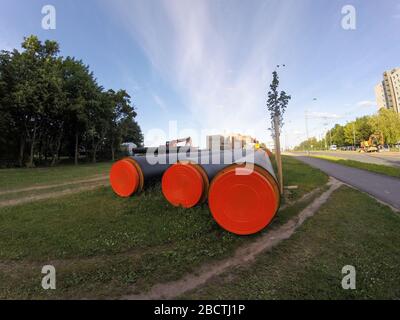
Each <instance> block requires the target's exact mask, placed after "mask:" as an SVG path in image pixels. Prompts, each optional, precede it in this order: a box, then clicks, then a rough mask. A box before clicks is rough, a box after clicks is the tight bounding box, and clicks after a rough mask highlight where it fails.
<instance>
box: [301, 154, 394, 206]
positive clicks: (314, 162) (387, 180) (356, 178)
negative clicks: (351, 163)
mask: <svg viewBox="0 0 400 320" xmlns="http://www.w3.org/2000/svg"><path fill="white" fill-rule="evenodd" d="M295 157H296V159H299V160H300V161H302V162H304V163H306V164H308V165H310V166H312V167H314V168H318V169H320V170H321V171H323V172H325V173H326V174H328V175H330V176H332V177H334V178H336V179H338V180H340V181H342V182H344V183H346V184H348V185H351V186H353V187H355V188H356V189H359V190H360V191H364V192H366V193H369V194H370V195H372V196H374V197H375V198H377V199H379V200H381V201H383V202H385V203H387V204H389V205H391V206H393V207H394V208H396V209H399V210H400V179H399V178H395V177H389V176H385V175H381V174H377V173H374V172H370V171H366V170H361V169H357V168H351V167H346V166H343V165H340V164H336V163H332V162H329V161H326V160H322V159H317V158H310V157H306V156H295ZM399 170H400V169H399Z"/></svg>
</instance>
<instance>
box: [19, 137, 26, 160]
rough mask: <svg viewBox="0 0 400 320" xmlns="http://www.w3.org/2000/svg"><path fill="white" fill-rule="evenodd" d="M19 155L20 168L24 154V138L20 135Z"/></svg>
mask: <svg viewBox="0 0 400 320" xmlns="http://www.w3.org/2000/svg"><path fill="white" fill-rule="evenodd" d="M19 141H20V142H19V155H18V166H19V167H22V165H23V162H24V153H25V138H24V136H23V135H21V138H20V140H19Z"/></svg>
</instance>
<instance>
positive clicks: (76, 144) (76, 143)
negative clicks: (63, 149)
mask: <svg viewBox="0 0 400 320" xmlns="http://www.w3.org/2000/svg"><path fill="white" fill-rule="evenodd" d="M78 144H79V134H78V131H76V132H75V165H76V166H77V165H78Z"/></svg>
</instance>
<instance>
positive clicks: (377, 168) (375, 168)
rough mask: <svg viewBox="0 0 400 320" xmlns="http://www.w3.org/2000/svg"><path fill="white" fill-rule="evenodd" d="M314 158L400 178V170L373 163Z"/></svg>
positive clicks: (321, 157)
mask: <svg viewBox="0 0 400 320" xmlns="http://www.w3.org/2000/svg"><path fill="white" fill-rule="evenodd" d="M312 157H313V158H318V159H322V160H327V161H330V162H334V163H338V164H341V165H344V166H347V167H352V168H357V169H362V170H367V171H371V172H375V173H379V174H383V175H387V176H391V177H396V178H400V168H396V167H391V166H385V165H381V164H373V163H364V162H360V161H355V160H348V159H343V158H340V157H334V156H324V155H313V156H312Z"/></svg>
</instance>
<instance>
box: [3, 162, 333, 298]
mask: <svg viewBox="0 0 400 320" xmlns="http://www.w3.org/2000/svg"><path fill="white" fill-rule="evenodd" d="M284 161H285V177H286V184H288V185H298V186H299V189H298V190H296V191H294V192H292V193H291V194H290V196H289V200H296V199H298V198H299V197H301V196H302V195H304V194H305V193H307V192H309V191H311V190H313V189H315V188H317V187H320V186H323V185H325V184H326V182H327V177H326V176H325V175H324V174H323V173H321V172H320V171H318V170H316V169H312V168H310V167H308V166H306V165H304V164H302V163H300V162H298V161H297V160H295V159H292V158H288V157H285V158H284ZM104 166H105V167H103V165H99V166H97V167H96V166H95V167H90V170H93V171H92V172H94V173H96V174H97V173H103V171H104V170H105V169H107V170H108V168H107V165H104ZM70 169H71V170H76V168H73V167H70ZM60 170H62V172H63V174H64V176H69V173H68V172H67V168H62V169H60ZM82 170H87V168H86V169H82ZM78 171H79V170H78ZM3 173H5V172H3ZM14 173H15V174H16V175H17V176H18V175H20V172H18V171H14ZM26 173H27V174H28V176H30V177H32V176H33V175H34V174H38V173H37V171H35V173H34V174H33V173H32V174H29V173H28V171H26ZM53 174H54V172H53ZM6 175H8V178H9V179H10V180H11V181H16V180H17V178H16V177H14V176H13V172H12V171H11V172H9V173H6ZM71 176H74V177H78V176H79V178H82V176H81V175H79V174H77V173H76V172H75V173H74V174H72V175H71ZM37 179H39V180H40V179H41V181H42V182H43V183H49V178H47V179H46V178H38V177H36V179H34V180H35V181H36V180H37ZM56 180H57V182H58V179H53V180H52V181H56ZM15 185H16V184H14V186H15ZM21 185H22V184H21V183H20V184H19V186H21ZM24 186H25V187H26V186H29V184H28V183H27V182H24ZM310 201H311V199H310ZM306 205H307V203H302V204H297V205H294V206H292V207H289V208H287V209H285V210H284V211H283V212H281V213H280V214H279V215H278V217H277V218H276V219H275V220H274V222H273V223H272V225H271V226H270V228H274V227H276V226H279V225H280V224H282V223H284V222H285V221H287V220H288V219H289V218H290V217H291V216H293V215H295V214H297V213H298V211H299V210H301V209H302V208H303V207H304V206H306ZM255 237H257V236H252V237H237V236H234V235H232V234H229V233H227V232H225V231H223V230H221V229H220V228H219V227H218V226H217V225H216V223H215V222H214V221H213V220H212V218H211V215H210V213H209V211H208V208H207V206H206V205H204V206H202V207H197V208H194V209H190V210H184V209H177V208H173V207H172V206H170V205H169V204H168V203H167V202H166V201H165V200H164V198H163V196H162V194H161V191H160V187H159V186H155V187H154V188H153V189H150V190H147V191H146V192H144V193H142V194H140V195H138V196H136V197H133V198H130V199H121V198H117V197H116V196H115V195H114V194H113V193H112V191H111V190H110V189H109V188H100V189H98V190H95V191H90V192H82V193H79V194H76V195H71V196H66V197H62V198H59V199H52V200H44V201H38V202H34V203H31V204H25V205H19V206H13V207H7V208H2V209H0V298H2V299H10V298H23V299H31V298H87V297H92V298H93V297H94V298H98V297H118V296H120V295H123V294H128V293H132V292H143V291H145V290H146V289H148V288H149V287H150V286H152V285H153V284H155V283H158V282H165V281H170V280H175V279H178V278H180V277H181V276H182V275H183V274H184V273H186V272H191V271H193V270H195V269H196V267H198V266H200V265H201V264H203V263H205V262H207V261H211V260H216V259H222V258H224V257H226V256H228V255H229V254H231V253H232V252H233V250H234V249H235V248H237V247H238V246H239V245H241V244H243V243H245V242H247V241H251V240H252V239H254V238H255ZM47 264H51V265H54V266H55V267H56V270H57V290H55V291H51V292H50V291H46V292H44V291H43V290H42V288H41V285H40V284H41V277H42V274H41V268H42V266H43V265H47Z"/></svg>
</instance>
